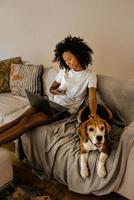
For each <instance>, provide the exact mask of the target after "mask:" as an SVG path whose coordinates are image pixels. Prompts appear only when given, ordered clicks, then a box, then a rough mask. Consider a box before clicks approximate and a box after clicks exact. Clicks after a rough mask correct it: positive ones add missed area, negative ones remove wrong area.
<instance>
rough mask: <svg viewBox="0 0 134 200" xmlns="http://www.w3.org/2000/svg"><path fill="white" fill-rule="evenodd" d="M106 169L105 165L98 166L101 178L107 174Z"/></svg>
mask: <svg viewBox="0 0 134 200" xmlns="http://www.w3.org/2000/svg"><path fill="white" fill-rule="evenodd" d="M106 174H107V173H106V170H105V168H104V167H102V166H101V167H98V176H99V177H100V178H104V177H105V176H106Z"/></svg>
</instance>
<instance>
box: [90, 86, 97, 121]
mask: <svg viewBox="0 0 134 200" xmlns="http://www.w3.org/2000/svg"><path fill="white" fill-rule="evenodd" d="M88 104H89V108H90V112H91V113H90V116H91V117H96V110H97V97H96V88H95V87H91V88H89V100H88Z"/></svg>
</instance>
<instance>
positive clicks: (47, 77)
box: [42, 67, 60, 97]
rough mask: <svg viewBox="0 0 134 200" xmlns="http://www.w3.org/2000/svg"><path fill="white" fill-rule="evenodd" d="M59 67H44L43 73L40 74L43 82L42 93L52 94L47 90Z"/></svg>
mask: <svg viewBox="0 0 134 200" xmlns="http://www.w3.org/2000/svg"><path fill="white" fill-rule="evenodd" d="M59 70H60V68H59V67H47V68H44V73H43V76H42V82H43V94H44V95H47V96H48V97H50V96H52V94H51V93H50V92H49V88H50V86H51V84H52V83H53V81H54V80H55V76H56V74H57V73H58V72H59Z"/></svg>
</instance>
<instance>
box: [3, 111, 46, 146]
mask: <svg viewBox="0 0 134 200" xmlns="http://www.w3.org/2000/svg"><path fill="white" fill-rule="evenodd" d="M48 118H49V116H48V115H46V114H44V113H42V112H38V113H34V114H33V115H30V116H24V117H23V119H21V120H20V121H19V123H18V124H17V125H15V126H14V127H12V128H10V129H8V130H6V131H4V132H3V133H1V134H0V145H2V144H6V143H9V142H12V141H13V140H15V139H16V138H18V137H20V136H21V135H22V134H23V133H24V132H26V131H27V130H29V129H30V128H33V127H36V126H39V125H43V122H44V121H46V120H48Z"/></svg>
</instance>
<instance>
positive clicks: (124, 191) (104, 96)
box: [0, 67, 134, 200]
mask: <svg viewBox="0 0 134 200" xmlns="http://www.w3.org/2000/svg"><path fill="white" fill-rule="evenodd" d="M58 70H59V69H58V68H55V67H50V68H45V69H44V74H43V76H42V80H43V90H44V93H45V94H46V95H48V96H50V95H51V94H50V93H49V89H48V88H49V86H50V84H51V83H52V81H53V79H54V77H55V75H56V74H57V72H58ZM127 82H129V83H127ZM122 83H123V84H122ZM112 87H113V88H112ZM122 87H124V91H125V94H124V93H123V88H122ZM109 88H110V91H109ZM119 93H120V94H119ZM113 94H114V95H113ZM115 97H117V98H115ZM133 99H134V80H131V81H126V84H124V82H121V81H119V80H116V79H114V78H111V77H107V76H103V75H98V101H99V102H100V103H103V104H104V103H105V104H107V105H108V106H109V107H111V108H112V109H113V110H114V111H115V113H114V114H115V116H117V118H118V122H117V124H116V125H117V126H120V127H121V129H120V130H121V131H120V133H119V134H118V133H117V134H115V135H114V134H113V137H112V140H111V143H114V141H115V140H116V142H115V146H114V145H113V149H114V148H115V149H116V148H117V146H118V141H119V137H120V134H121V133H122V131H124V130H126V129H127V128H128V132H129V133H130V134H131V135H132V134H133V135H134V103H133V102H134V101H133ZM120 102H121V103H120ZM28 106H29V102H28V100H27V99H26V98H23V97H20V96H14V95H11V94H10V93H1V94H0V125H2V124H5V123H7V122H9V121H11V120H12V119H14V118H16V117H17V116H19V115H20V114H21V113H23V112H24V111H25V110H26V109H27V108H28ZM127 110H129V112H127ZM118 111H119V115H118ZM122 113H123V114H122ZM129 115H131V116H129ZM124 119H125V122H124ZM115 123H116V122H115ZM122 125H123V126H122ZM125 126H126V129H125V128H124V127H125ZM124 138H125V137H124ZM132 139H133V136H132V137H131V140H132ZM122 140H123V138H122ZM124 140H125V139H124ZM132 143H133V140H132ZM127 148H128V147H127ZM127 148H126V150H127ZM115 149H114V150H115ZM129 151H130V152H129ZM126 155H127V156H126ZM133 155H134V146H133V144H131V146H130V147H129V148H128V153H127V154H125V156H126V158H125V161H124V162H125V163H127V164H125V166H123V169H122V168H120V169H118V170H121V175H120V181H117V184H115V185H114V186H113V187H110V190H108V193H109V192H112V191H115V192H117V193H119V194H121V195H123V196H125V197H126V198H128V199H131V200H133V199H134V190H133V185H134V176H133V168H134V162H133ZM118 158H119V156H118ZM122 158H123V156H122ZM121 162H123V161H121ZM119 165H120V163H116V165H115V166H114V167H115V168H116V166H119ZM123 165H124V164H123ZM119 174H120V173H119ZM116 176H118V174H116ZM57 179H58V178H57ZM111 180H112V177H111ZM112 181H113V182H114V179H113V180H112ZM109 182H110V180H109ZM111 188H112V189H111ZM69 189H70V190H72V191H73V189H72V188H69ZM74 190H75V189H74ZM75 192H76V191H75ZM83 193H84V192H83ZM86 193H87V192H86ZM93 193H94V194H97V193H96V192H95V191H93ZM104 193H105V192H104ZM106 194H107V192H106ZM97 195H100V194H97Z"/></svg>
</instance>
